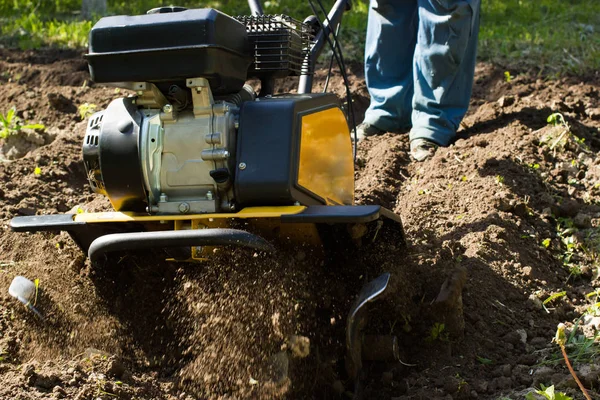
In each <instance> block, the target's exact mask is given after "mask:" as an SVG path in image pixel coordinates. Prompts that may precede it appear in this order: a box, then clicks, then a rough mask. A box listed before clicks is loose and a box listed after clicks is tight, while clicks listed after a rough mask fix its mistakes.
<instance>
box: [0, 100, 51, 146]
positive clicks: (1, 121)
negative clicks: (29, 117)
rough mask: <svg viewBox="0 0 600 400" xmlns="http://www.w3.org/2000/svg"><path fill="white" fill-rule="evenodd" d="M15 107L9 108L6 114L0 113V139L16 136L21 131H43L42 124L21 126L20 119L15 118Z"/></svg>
mask: <svg viewBox="0 0 600 400" xmlns="http://www.w3.org/2000/svg"><path fill="white" fill-rule="evenodd" d="M16 114H17V110H16V108H15V107H12V108H10V109H9V110H8V111H7V112H6V114H2V113H0V128H1V129H0V139H6V138H8V137H9V136H11V135H16V134H17V133H19V131H20V130H21V129H33V130H44V129H46V127H45V126H44V125H42V124H22V123H21V122H22V121H21V119H20V118H19V117H17V115H16Z"/></svg>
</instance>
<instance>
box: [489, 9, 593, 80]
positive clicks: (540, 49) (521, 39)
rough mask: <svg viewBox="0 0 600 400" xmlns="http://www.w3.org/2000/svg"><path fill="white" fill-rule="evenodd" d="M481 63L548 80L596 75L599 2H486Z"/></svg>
mask: <svg viewBox="0 0 600 400" xmlns="http://www.w3.org/2000/svg"><path fill="white" fill-rule="evenodd" d="M479 57H480V58H481V59H484V60H490V61H493V62H496V63H500V64H503V65H507V66H514V65H520V68H519V69H523V68H526V69H527V68H531V69H539V71H541V72H542V73H546V74H548V73H550V74H556V73H565V72H567V73H574V74H580V73H588V72H592V71H596V70H598V69H600V1H596V0H536V1H529V0H487V1H483V2H482V20H481V30H480V36H479Z"/></svg>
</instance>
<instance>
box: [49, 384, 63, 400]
mask: <svg viewBox="0 0 600 400" xmlns="http://www.w3.org/2000/svg"><path fill="white" fill-rule="evenodd" d="M52 394H54V397H56V398H57V399H62V398H64V397H65V396H66V395H67V391H66V390H65V389H63V388H61V387H60V386H54V389H52Z"/></svg>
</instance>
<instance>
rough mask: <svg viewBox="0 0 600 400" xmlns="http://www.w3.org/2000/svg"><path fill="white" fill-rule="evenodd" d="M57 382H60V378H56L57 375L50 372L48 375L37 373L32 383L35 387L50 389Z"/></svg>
mask: <svg viewBox="0 0 600 400" xmlns="http://www.w3.org/2000/svg"><path fill="white" fill-rule="evenodd" d="M58 383H60V379H59V378H58V376H56V375H54V374H50V375H42V374H37V376H36V378H35V381H34V384H33V385H34V386H37V387H41V388H42V389H48V390H50V389H52V388H53V387H54V386H56V385H57V384H58Z"/></svg>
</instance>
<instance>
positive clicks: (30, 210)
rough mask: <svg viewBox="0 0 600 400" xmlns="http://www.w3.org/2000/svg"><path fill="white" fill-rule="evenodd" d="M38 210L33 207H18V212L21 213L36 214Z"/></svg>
mask: <svg viewBox="0 0 600 400" xmlns="http://www.w3.org/2000/svg"><path fill="white" fill-rule="evenodd" d="M36 211H37V210H36V209H35V208H33V207H20V208H17V213H19V214H21V215H35V212H36Z"/></svg>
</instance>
